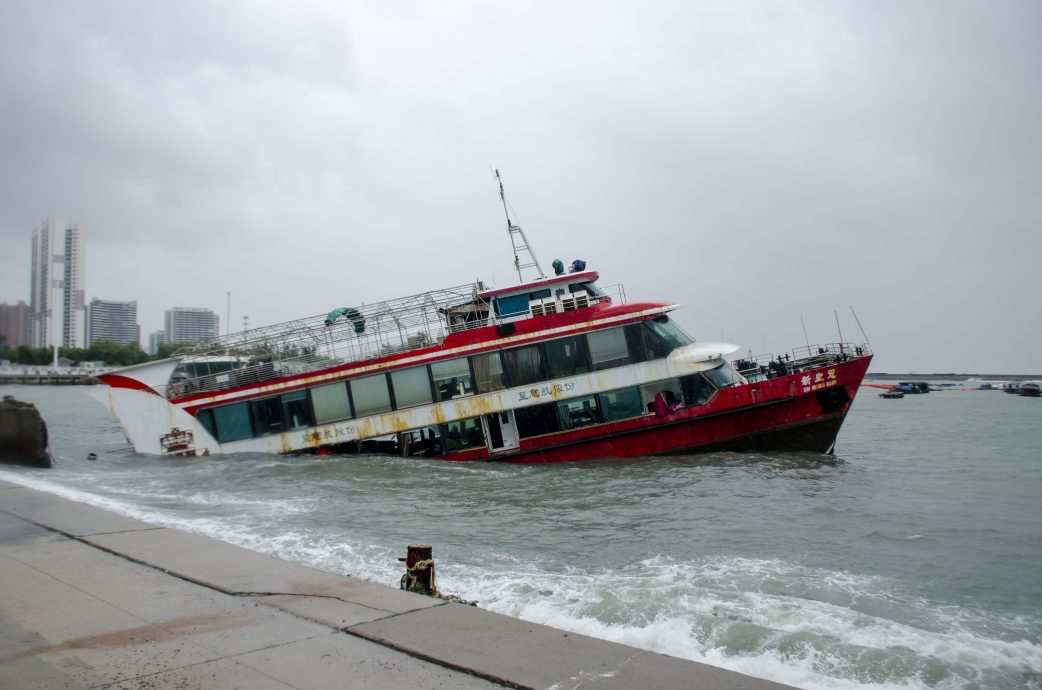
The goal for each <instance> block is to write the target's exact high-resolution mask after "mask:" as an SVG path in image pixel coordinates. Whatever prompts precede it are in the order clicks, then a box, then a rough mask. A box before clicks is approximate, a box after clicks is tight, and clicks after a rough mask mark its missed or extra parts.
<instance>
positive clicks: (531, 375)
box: [503, 344, 546, 388]
mask: <svg viewBox="0 0 1042 690" xmlns="http://www.w3.org/2000/svg"><path fill="white" fill-rule="evenodd" d="M545 359H546V358H545V357H544V356H543V346H542V345H541V344H535V345H526V346H524V347H514V348H511V349H509V350H503V362H504V364H505V369H506V379H507V385H508V386H509V387H511V388H513V387H514V386H523V385H525V384H526V383H538V382H540V381H545V380H546V361H545Z"/></svg>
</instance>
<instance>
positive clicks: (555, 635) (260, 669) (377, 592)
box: [0, 481, 788, 690]
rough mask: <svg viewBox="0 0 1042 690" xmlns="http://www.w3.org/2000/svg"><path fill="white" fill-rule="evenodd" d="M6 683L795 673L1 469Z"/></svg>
mask: <svg viewBox="0 0 1042 690" xmlns="http://www.w3.org/2000/svg"><path fill="white" fill-rule="evenodd" d="M0 593H2V596H0V688H20V689H23V690H26V689H29V688H41V689H42V688H48V689H50V688H215V689H218V690H223V689H225V688H249V689H251V690H265V689H268V688H367V689H368V688H406V687H407V688H490V687H511V688H555V689H561V690H563V689H565V688H595V689H598V690H601V689H605V690H606V689H609V688H619V689H622V688H626V689H630V688H686V689H690V688H714V689H721V690H739V689H743V690H778V689H781V688H785V687H788V686H783V685H779V684H777V683H772V682H769V681H764V680H759V679H756V678H751V677H749V676H743V675H741V674H738V673H733V672H730V671H725V670H722V669H719V668H716V667H713V666H707V665H704V664H699V663H696V662H693V661H686V660H683V659H677V658H674V657H669V656H665V655H662V654H656V653H653V652H647V651H643V650H639V649H634V648H632V647H627V646H625V645H621V644H616V643H614V642H606V641H604V640H598V639H595V638H591V637H586V636H584V635H579V634H575V633H568V632H564V631H561V630H556V629H554V628H550V627H547V626H543V625H538V624H535V623H528V622H525V621H521V620H517V619H514V618H509V617H507V616H502V615H499V614H496V613H491V612H489V611H484V610H481V609H477V608H473V607H470V606H465V605H461V604H455V603H446V602H444V601H441V600H438V599H431V598H429V597H425V596H422V595H419V594H412V593H409V592H403V591H401V590H399V589H396V588H391V587H386V586H383V585H377V584H373V583H369V582H364V581H361V580H356V579H352V578H349V577H341V576H338V575H333V574H330V573H325V572H322V571H319V570H314V569H311V568H307V567H303V566H299V565H295V564H292V563H287V562H285V561H281V560H279V559H276V558H273V557H271V556H265V555H262V554H259V553H255V552H252V551H248V550H246V549H242V548H239V547H236V546H232V545H229V544H225V543H223V542H220V541H216V540H213V539H209V538H206V537H201V536H198V535H193V534H188V533H185V532H180V531H178V530H173V529H167V528H164V527H158V526H156V525H150V524H147V523H144V522H140V521H137V520H133V519H130V518H126V517H122V516H119V515H115V514H113V513H109V512H106V511H103V510H100V509H97V508H94V507H91V506H86V505H82V504H78V503H75V502H73V501H69V500H66V499H63V498H60V497H57V496H54V495H51V494H47V493H42V492H39V491H35V490H33V489H29V488H26V487H23V486H20V485H18V484H12V483H8V482H3V481H0Z"/></svg>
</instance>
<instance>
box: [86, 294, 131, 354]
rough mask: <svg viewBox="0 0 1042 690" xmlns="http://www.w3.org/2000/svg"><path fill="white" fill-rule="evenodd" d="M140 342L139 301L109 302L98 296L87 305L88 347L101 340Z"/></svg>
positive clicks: (121, 342)
mask: <svg viewBox="0 0 1042 690" xmlns="http://www.w3.org/2000/svg"><path fill="white" fill-rule="evenodd" d="M102 340H104V341H107V342H110V343H117V344H119V345H127V344H129V343H140V341H141V328H140V327H139V326H138V323H137V302H136V301H135V302H109V301H106V300H100V299H98V298H97V297H95V298H94V299H92V300H91V301H90V304H89V305H87V347H90V346H91V345H93V344H94V343H97V342H100V341H102Z"/></svg>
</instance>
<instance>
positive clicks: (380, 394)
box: [350, 374, 391, 417]
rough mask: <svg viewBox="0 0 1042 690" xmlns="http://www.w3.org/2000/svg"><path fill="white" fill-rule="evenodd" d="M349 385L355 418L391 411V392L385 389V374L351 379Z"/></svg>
mask: <svg viewBox="0 0 1042 690" xmlns="http://www.w3.org/2000/svg"><path fill="white" fill-rule="evenodd" d="M350 385H351V400H352V401H353V402H354V404H355V415H356V416H358V417H367V416H369V415H371V414H380V413H381V412H390V411H391V391H390V390H389V389H388V388H387V376H386V375H385V374H376V375H375V376H363V377H362V378H360V379H352V380H351V382H350Z"/></svg>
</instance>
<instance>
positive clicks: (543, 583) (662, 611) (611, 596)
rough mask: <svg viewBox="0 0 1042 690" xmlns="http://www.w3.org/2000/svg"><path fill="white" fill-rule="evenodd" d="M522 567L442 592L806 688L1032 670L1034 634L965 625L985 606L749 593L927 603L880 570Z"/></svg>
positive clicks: (1041, 656)
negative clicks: (901, 617) (944, 607)
mask: <svg viewBox="0 0 1042 690" xmlns="http://www.w3.org/2000/svg"><path fill="white" fill-rule="evenodd" d="M520 566H521V567H519V568H517V569H514V570H511V571H510V572H499V573H491V572H487V571H486V572H479V571H471V572H468V573H466V574H464V575H463V576H460V577H453V578H451V579H450V578H447V577H446V576H444V575H442V576H441V581H442V588H443V589H449V588H451V591H453V592H456V593H460V594H462V595H463V596H466V597H472V598H479V599H481V601H482V606H484V607H486V608H489V609H491V610H494V611H497V612H500V613H504V614H507V615H511V616H516V617H519V618H523V619H526V620H531V621H534V622H539V623H544V624H547V625H551V626H554V627H557V628H562V629H566V630H571V631H574V632H578V633H583V634H587V635H591V636H594V637H599V638H603V639H608V640H613V641H616V642H620V643H624V644H628V645H631V646H635V647H640V648H643V649H650V650H653V651H657V652H661V653H665V654H669V655H672V656H678V657H683V658H687V659H692V660H695V661H701V662H704V663H709V664H712V665H714V666H720V667H723V668H728V669H732V670H735V671H740V672H742V673H746V674H749V675H754V676H759V677H763V678H770V679H773V680H777V681H781V682H785V683H789V684H792V685H796V686H799V687H804V688H823V689H824V688H833V689H834V688H844V689H846V688H850V689H854V688H873V689H876V690H879V689H882V688H887V689H891V688H892V689H894V690H898V689H900V690H911V689H913V688H916V689H918V688H927V687H929V688H938V687H952V688H958V687H972V686H974V685H975V684H976V683H977V682H978V680H979V679H980V678H981V677H990V678H1007V679H1012V680H1011V682H1012V684H1011V685H1008V687H1017V680H1016V679H1017V678H1020V677H1024V676H1027V677H1036V676H1037V675H1038V674H1042V646H1040V645H1039V644H1038V643H1037V641H1032V640H1029V639H1022V640H1015V641H1009V640H1003V639H997V638H994V637H987V636H984V635H982V634H980V633H977V632H974V631H973V629H972V628H974V627H982V626H973V625H970V624H972V623H980V622H981V618H982V617H983V618H987V617H988V616H989V614H987V613H984V612H967V611H965V610H962V611H961V613H960V616H959V618H955V617H951V616H947V615H943V616H934V618H933V622H934V625H932V626H930V627H919V626H916V625H913V624H911V623H908V622H900V621H896V620H889V619H886V618H882V617H880V616H874V615H871V614H868V613H865V612H863V611H859V610H857V608H856V607H855V605H854V604H848V605H844V604H840V603H834V602H827V601H819V600H815V599H813V598H809V597H808V596H805V595H800V594H795V593H792V592H791V591H790V592H785V591H760V589H759V588H760V586H761V585H766V587H764V589H766V590H778V589H780V590H784V589H785V587H784V586H781V585H780V584H779V583H782V584H784V583H787V584H788V589H790V590H799V589H801V588H803V586H801V584H800V583H808V582H810V583H814V582H817V583H820V585H818V586H819V587H822V588H826V589H831V590H833V591H835V590H838V591H839V592H841V593H845V594H846V595H847V596H850V597H851V599H852V600H853V599H854V597H856V596H860V597H866V596H867V597H877V598H879V599H881V600H887V599H898V600H902V601H898V602H897V603H903V604H904V605H907V606H915V607H927V608H928V607H929V606H930V604H929V603H928V602H923V601H916V600H914V599H911V598H902V596H901V595H900V593H894V589H895V587H896V585H895V584H894V583H893V582H890V581H888V580H887V579H886V578H879V577H870V576H863V575H858V574H856V573H838V572H824V571H820V570H816V569H808V568H801V567H799V566H797V565H793V564H789V563H785V562H781V561H777V560H763V561H757V560H755V559H748V558H740V559H731V560H723V559H718V560H716V561H712V562H706V563H674V562H670V561H668V559H662V558H659V559H652V560H649V561H646V562H644V563H641V564H638V565H637V566H635V567H632V568H628V569H625V570H623V571H617V570H612V571H601V572H595V571H584V570H582V569H578V568H568V569H565V571H564V572H548V571H545V570H542V569H540V568H538V567H533V564H520ZM812 589H813V588H812ZM838 598H840V599H842V598H843V597H838ZM935 608H936V607H935ZM931 613H933V612H932V611H931ZM960 618H961V622H960V620H959V619H960ZM1036 625H1037V622H1036Z"/></svg>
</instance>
